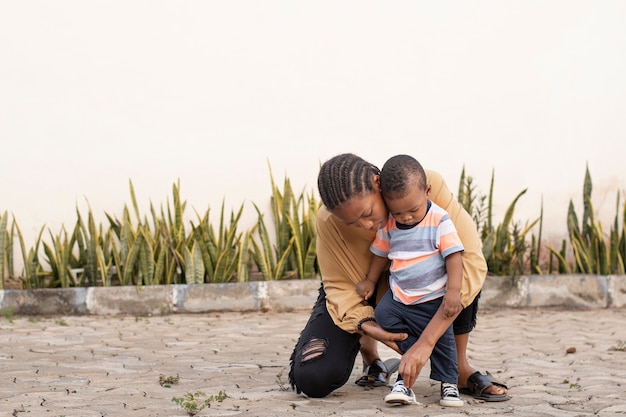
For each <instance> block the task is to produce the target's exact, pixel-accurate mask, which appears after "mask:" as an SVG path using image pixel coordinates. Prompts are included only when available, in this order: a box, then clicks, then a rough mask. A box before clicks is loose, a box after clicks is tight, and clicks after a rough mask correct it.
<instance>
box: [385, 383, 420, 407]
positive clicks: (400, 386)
mask: <svg viewBox="0 0 626 417" xmlns="http://www.w3.org/2000/svg"><path fill="white" fill-rule="evenodd" d="M391 391H392V392H400V393H402V394H404V395H406V396H407V397H411V400H412V401H413V402H414V403H415V404H419V403H418V402H417V398H416V397H415V393H414V392H413V390H412V389H409V388H407V387H406V386H405V385H404V382H396V383H395V384H394V385H393V389H392V390H391Z"/></svg>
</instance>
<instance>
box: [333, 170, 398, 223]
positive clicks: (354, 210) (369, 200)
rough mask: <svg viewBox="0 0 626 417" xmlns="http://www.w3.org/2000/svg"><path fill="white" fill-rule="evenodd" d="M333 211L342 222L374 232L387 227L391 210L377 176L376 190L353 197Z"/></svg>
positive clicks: (375, 181)
mask: <svg viewBox="0 0 626 417" xmlns="http://www.w3.org/2000/svg"><path fill="white" fill-rule="evenodd" d="M331 213H332V214H333V215H334V216H335V217H337V218H338V219H339V220H340V221H341V222H342V223H345V224H347V225H350V226H355V227H360V228H362V229H365V230H369V231H372V232H375V231H377V230H378V229H382V228H383V227H385V225H386V224H387V219H388V217H389V212H388V211H387V207H386V206H385V202H384V201H383V197H382V195H381V194H380V177H378V175H376V177H375V180H374V191H372V192H371V193H368V194H363V195H360V196H358V197H353V198H351V199H350V200H348V201H346V202H345V203H343V204H342V205H340V206H338V207H337V208H335V209H334V210H332V211H331Z"/></svg>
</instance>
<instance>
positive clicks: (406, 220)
mask: <svg viewBox="0 0 626 417" xmlns="http://www.w3.org/2000/svg"><path fill="white" fill-rule="evenodd" d="M429 195H430V185H427V186H426V189H425V190H422V189H420V188H419V187H411V190H410V191H409V193H408V194H407V195H405V196H404V197H401V198H388V197H385V203H386V204H387V208H388V209H389V213H391V215H392V216H393V219H394V220H395V221H396V222H398V223H400V224H405V225H407V226H410V225H415V224H417V223H419V222H421V221H422V220H423V219H424V216H426V210H427V208H428V196H429Z"/></svg>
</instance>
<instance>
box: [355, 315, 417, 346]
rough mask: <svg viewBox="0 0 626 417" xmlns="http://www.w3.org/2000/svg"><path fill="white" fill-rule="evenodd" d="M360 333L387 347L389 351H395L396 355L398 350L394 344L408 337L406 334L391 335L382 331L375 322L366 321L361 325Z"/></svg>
mask: <svg viewBox="0 0 626 417" xmlns="http://www.w3.org/2000/svg"><path fill="white" fill-rule="evenodd" d="M361 331H362V332H363V333H364V334H366V335H367V336H370V337H372V338H374V339H376V340H378V341H379V342H381V343H384V344H385V345H387V346H389V347H390V348H391V349H393V350H395V351H396V352H398V353H402V352H400V350H399V349H398V345H397V343H396V342H400V341H402V340H404V339H406V338H407V337H409V335H408V334H406V333H391V332H388V331H386V330H383V329H382V327H380V326H379V325H378V323H376V322H375V321H366V322H363V324H361Z"/></svg>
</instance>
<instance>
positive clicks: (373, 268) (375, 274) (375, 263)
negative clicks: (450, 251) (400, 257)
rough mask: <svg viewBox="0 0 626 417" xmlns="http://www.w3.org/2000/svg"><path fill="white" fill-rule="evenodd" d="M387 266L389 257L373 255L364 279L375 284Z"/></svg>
mask: <svg viewBox="0 0 626 417" xmlns="http://www.w3.org/2000/svg"><path fill="white" fill-rule="evenodd" d="M387 268H389V259H388V258H384V257H382V256H378V255H374V256H373V257H372V263H371V264H370V270H369V272H368V273H367V276H366V277H365V279H366V280H368V281H370V282H372V283H374V285H376V284H377V283H378V278H380V274H382V273H383V271H384V270H385V269H387ZM459 288H460V281H459Z"/></svg>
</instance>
